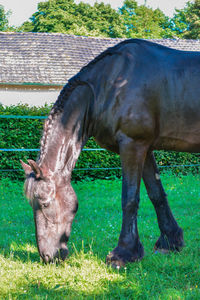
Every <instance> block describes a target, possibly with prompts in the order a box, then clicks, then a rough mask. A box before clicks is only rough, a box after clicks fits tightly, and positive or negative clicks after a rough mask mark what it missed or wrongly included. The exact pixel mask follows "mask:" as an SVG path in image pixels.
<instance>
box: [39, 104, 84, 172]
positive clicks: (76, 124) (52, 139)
mask: <svg viewBox="0 0 200 300" xmlns="http://www.w3.org/2000/svg"><path fill="white" fill-rule="evenodd" d="M85 115H86V109H85V108H84V107H83V105H82V106H81V105H80V106H79V107H76V109H74V110H72V111H71V112H69V110H68V108H67V107H66V108H65V109H64V111H63V112H62V113H60V115H59V116H58V117H57V118H56V121H54V122H53V126H52V128H51V130H50V135H49V137H48V139H47V145H46V151H45V154H43V157H41V158H40V160H39V165H40V166H41V167H43V168H44V169H47V170H48V172H49V173H50V174H51V175H55V176H69V175H70V174H71V172H72V170H73V169H74V167H75V163H76V161H77V159H78V157H79V155H80V152H81V150H82V148H83V146H84V144H85V143H86V141H87V139H88V135H87V132H86V128H87V125H86V122H87V121H86V119H87V117H86V116H85Z"/></svg>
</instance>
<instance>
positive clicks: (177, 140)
mask: <svg viewBox="0 0 200 300" xmlns="http://www.w3.org/2000/svg"><path fill="white" fill-rule="evenodd" d="M91 136H94V137H95V139H96V141H97V142H98V143H99V144H100V145H101V146H102V147H105V148H106V149H109V150H111V151H114V152H116V153H119V155H120V159H121V165H122V175H123V183H122V211H123V220H122V229H121V233H120V237H119V241H118V245H117V247H116V248H115V249H114V250H113V251H112V252H111V253H110V254H109V255H108V256H107V262H108V263H111V264H112V265H113V266H122V265H124V264H125V263H126V262H133V261H136V260H139V259H141V258H142V257H143V255H144V250H143V246H142V244H141V242H140V240H139V235H138V229H137V210H138V206H139V193H140V182H141V179H142V178H143V180H144V183H145V186H146V189H147V192H148V195H149V198H150V199H151V201H152V203H153V205H154V207H155V210H156V213H157V219H158V224H159V228H160V232H161V235H160V237H159V239H158V240H157V242H156V244H155V249H157V250H158V251H169V250H175V251H179V250H180V249H181V248H182V246H183V244H184V242H183V232H182V229H181V228H180V227H179V226H178V224H177V222H176V221H175V219H174V217H173V215H172V212H171V210H170V208H169V204H168V201H167V197H166V194H165V192H164V189H163V187H162V184H161V181H160V176H159V172H158V168H157V166H156V162H155V159H154V155H153V152H152V151H153V150H154V149H157V150H159V149H166V150H175V151H188V152H196V151H200V53H199V52H184V51H177V50H172V49H169V48H167V47H164V46H160V45H158V44H154V43H151V42H148V41H144V40H137V39H133V40H127V41H123V42H122V43H119V44H118V45H116V46H114V47H112V48H109V49H107V50H106V51H105V52H103V53H102V54H100V55H99V56H97V58H95V59H94V60H93V61H91V62H90V63H89V64H88V65H87V66H86V67H84V68H82V69H81V71H80V72H79V73H78V74H77V75H76V76H74V77H73V78H72V79H70V80H69V82H68V83H67V84H66V86H65V87H64V88H63V90H62V91H61V93H60V95H59V97H58V100H57V101H56V103H55V104H54V106H53V108H52V111H51V113H50V115H49V117H48V119H47V121H46V122H45V125H44V132H43V137H42V139H41V149H40V150H41V151H40V157H39V159H38V161H37V162H34V161H33V160H29V161H28V162H29V164H25V163H23V162H22V166H23V168H24V170H25V173H26V176H27V178H26V182H25V193H26V196H27V197H28V198H29V199H30V204H31V206H32V208H33V212H34V219H35V226H36V238H37V244H38V249H39V253H40V255H41V257H42V258H43V260H44V261H45V262H49V261H52V260H53V259H54V258H56V257H60V258H61V259H63V260H64V259H65V258H66V256H67V253H68V250H67V246H66V243H67V241H68V239H69V235H70V231H71V225H72V221H73V218H74V216H75V213H76V211H77V208H78V203H77V198H76V195H75V192H74V190H73V188H72V186H71V183H70V181H71V173H72V170H73V168H74V166H75V163H76V161H77V159H78V157H79V154H80V152H81V150H82V148H83V146H84V145H85V143H86V141H87V140H88V138H89V137H91Z"/></svg>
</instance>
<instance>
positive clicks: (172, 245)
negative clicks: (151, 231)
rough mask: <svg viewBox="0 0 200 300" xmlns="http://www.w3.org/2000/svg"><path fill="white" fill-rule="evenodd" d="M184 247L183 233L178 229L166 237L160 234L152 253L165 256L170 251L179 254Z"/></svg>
mask: <svg viewBox="0 0 200 300" xmlns="http://www.w3.org/2000/svg"><path fill="white" fill-rule="evenodd" d="M183 247H184V239H183V231H182V229H181V228H179V229H178V230H177V231H175V232H172V233H170V235H168V236H166V235H164V234H161V236H160V237H159V239H158V240H157V242H156V243H155V246H154V251H155V252H159V253H162V254H167V253H169V252H170V251H173V252H180V251H181V250H182V248H183Z"/></svg>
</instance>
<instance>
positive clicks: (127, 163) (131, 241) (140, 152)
mask: <svg viewBox="0 0 200 300" xmlns="http://www.w3.org/2000/svg"><path fill="white" fill-rule="evenodd" d="M146 152H147V146H145V145H144V144H143V143H141V142H140V143H138V142H135V141H133V140H132V139H130V138H127V137H126V138H125V139H123V141H121V143H120V158H121V164H122V176H123V178H122V212H123V216H122V228H121V233H120V237H119V241H118V245H117V247H116V248H115V249H114V250H113V251H112V252H111V253H110V254H109V255H108V256H107V263H108V264H111V265H112V266H113V267H121V266H124V265H125V264H126V263H127V262H134V261H137V260H140V259H141V258H142V257H143V256H144V249H143V246H142V244H141V242H140V239H139V235H138V228H137V211H138V207H139V197H140V195H139V192H140V182H141V177H142V170H143V164H144V161H145V156H146Z"/></svg>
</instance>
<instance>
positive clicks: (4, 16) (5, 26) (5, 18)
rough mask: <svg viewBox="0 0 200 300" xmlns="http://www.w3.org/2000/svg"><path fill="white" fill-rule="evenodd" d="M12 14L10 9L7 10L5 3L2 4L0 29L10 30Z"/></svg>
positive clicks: (0, 8) (0, 7) (0, 6)
mask: <svg viewBox="0 0 200 300" xmlns="http://www.w3.org/2000/svg"><path fill="white" fill-rule="evenodd" d="M9 15H10V11H8V12H5V9H4V7H3V5H1V4H0V31H7V30H8V28H9V27H8V17H9Z"/></svg>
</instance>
